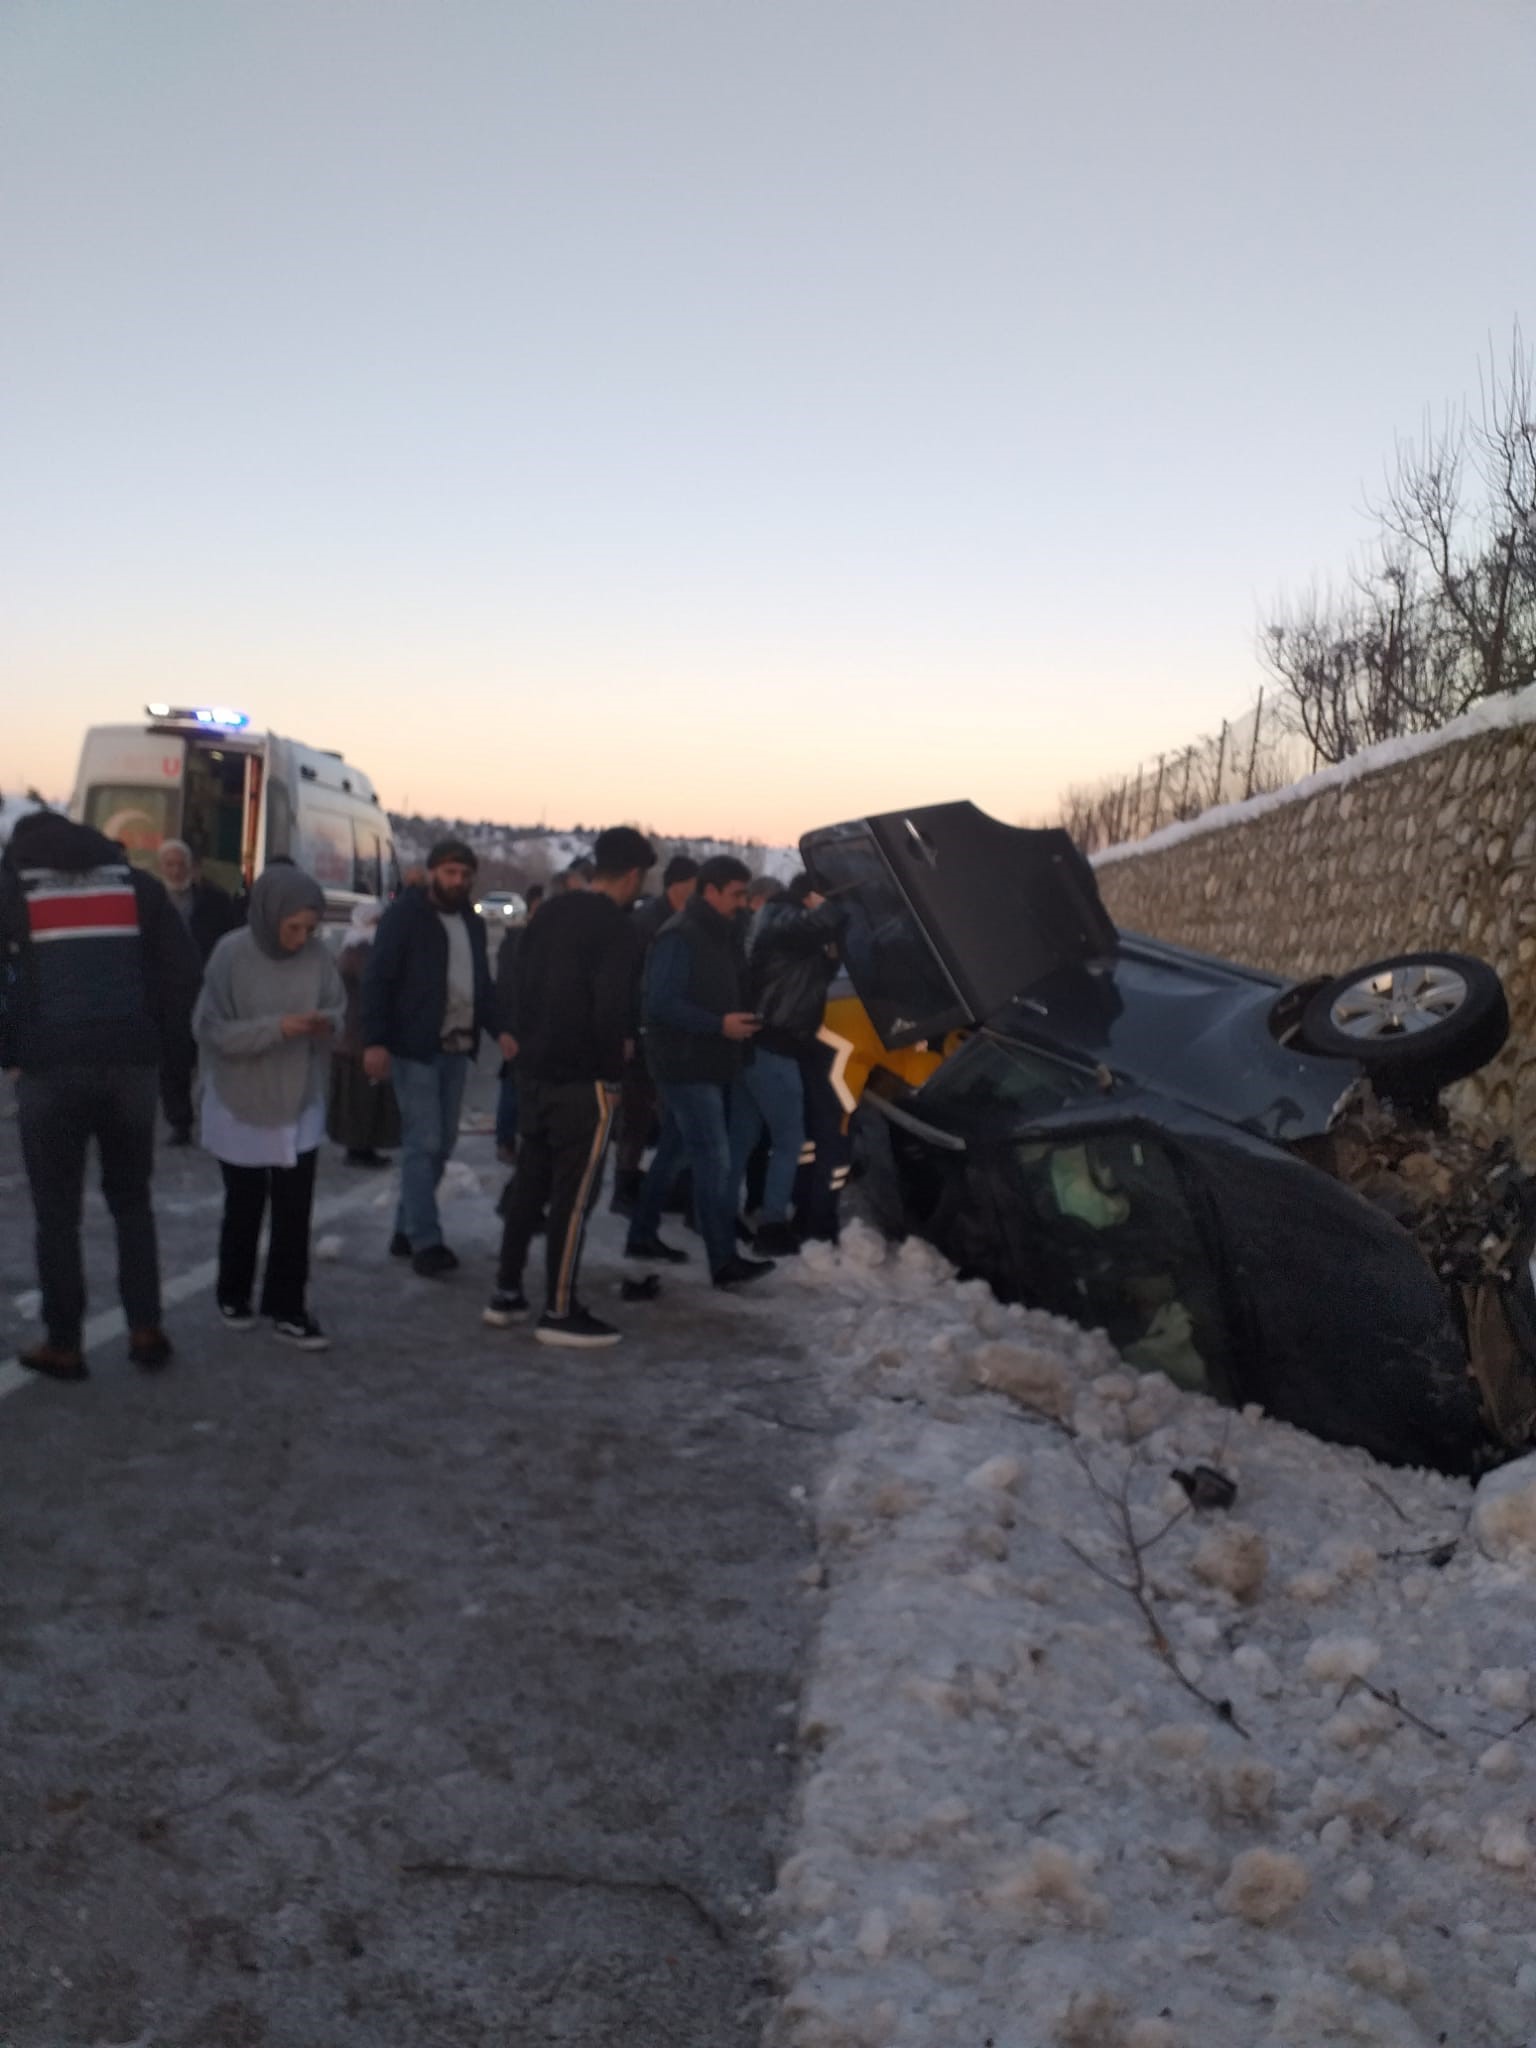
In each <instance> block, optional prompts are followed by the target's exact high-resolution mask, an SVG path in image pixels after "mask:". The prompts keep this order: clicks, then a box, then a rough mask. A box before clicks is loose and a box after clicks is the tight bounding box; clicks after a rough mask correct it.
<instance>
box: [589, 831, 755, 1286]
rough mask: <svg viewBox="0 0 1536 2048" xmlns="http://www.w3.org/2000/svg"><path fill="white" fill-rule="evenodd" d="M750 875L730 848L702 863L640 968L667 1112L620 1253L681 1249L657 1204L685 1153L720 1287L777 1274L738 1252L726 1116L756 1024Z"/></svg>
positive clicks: (670, 1255) (654, 1067) (649, 1056)
mask: <svg viewBox="0 0 1536 2048" xmlns="http://www.w3.org/2000/svg"><path fill="white" fill-rule="evenodd" d="M750 879H751V877H750V875H749V873H748V870H747V869H746V868H744V867H743V866H742V864H741V862H740V861H739V860H735V859H733V858H732V856H731V855H730V854H728V853H718V854H715V855H713V856H712V857H711V858H710V859H709V860H707V861H705V862H704V863H703V865H702V866H701V867H700V869H699V873H698V880H697V883H696V885H695V889H694V893H693V895H692V896H691V897H690V898H689V899H688V901H687V903H686V904H685V905H684V906H683V909H682V911H681V913H680V914H679V915H678V916H677V917H674V918H673V919H672V920H671V922H670V923H669V924H666V925H664V926H663V927H662V930H661V932H660V934H659V936H658V937H657V940H656V943H655V945H654V946H652V948H651V957H650V960H649V962H648V963H647V966H646V971H645V995H644V1003H643V1009H644V1020H645V1056H646V1061H647V1064H648V1065H649V1067H650V1070H651V1074H652V1077H653V1079H654V1080H655V1082H656V1087H657V1092H658V1093H659V1094H660V1096H661V1104H662V1110H663V1112H664V1115H663V1121H662V1127H661V1141H660V1143H659V1144H658V1145H657V1147H656V1156H655V1158H654V1159H653V1160H652V1161H651V1166H650V1171H649V1172H648V1173H647V1174H646V1177H645V1182H644V1184H643V1186H642V1187H641V1190H640V1199H639V1201H638V1202H637V1203H636V1204H635V1213H634V1217H633V1219H632V1221H631V1223H630V1228H629V1242H628V1244H627V1245H626V1247H625V1253H626V1256H627V1257H629V1258H635V1259H667V1260H672V1259H677V1258H679V1257H681V1256H683V1254H681V1253H679V1252H677V1251H675V1250H674V1249H673V1248H672V1247H671V1246H670V1245H666V1244H663V1242H662V1240H661V1236H660V1226H661V1210H662V1204H663V1203H664V1202H665V1200H666V1198H667V1192H668V1190H669V1189H670V1187H671V1185H672V1181H673V1179H674V1177H675V1175H676V1173H677V1170H678V1168H679V1166H681V1165H682V1163H683V1160H684V1159H685V1158H686V1160H687V1162H688V1165H689V1167H690V1169H691V1171H692V1174H693V1209H694V1219H695V1221H696V1222H697V1224H698V1229H699V1235H700V1236H701V1237H702V1238H703V1240H704V1249H705V1252H706V1254H707V1256H708V1258H709V1271H710V1277H711V1278H712V1279H713V1281H714V1283H715V1285H716V1286H717V1287H736V1286H740V1285H742V1284H743V1283H744V1282H746V1281H749V1280H760V1279H761V1278H762V1276H763V1275H764V1274H765V1273H771V1272H772V1271H773V1261H772V1260H771V1259H744V1258H742V1257H741V1256H740V1255H739V1253H738V1252H737V1250H736V1213H735V1203H734V1200H733V1197H732V1191H731V1187H730V1141H729V1138H728V1136H727V1123H726V1091H727V1090H728V1089H729V1087H730V1086H731V1083H732V1082H733V1081H734V1080H735V1079H736V1076H737V1075H738V1073H739V1072H740V1069H741V1049H742V1047H743V1046H744V1045H745V1044H746V1043H747V1041H748V1040H749V1039H751V1038H753V1037H755V1036H756V1033H757V1029H758V1022H757V1019H756V1018H755V1017H753V1016H751V1015H749V1014H748V1012H747V1011H746V1010H745V1009H744V1007H743V1005H742V997H741V983H742V962H741V951H740V946H739V942H738V939H737V930H736V927H737V920H738V919H739V917H740V915H741V912H742V910H743V909H744V908H745V906H746V900H747V883H748V881H749V880H750Z"/></svg>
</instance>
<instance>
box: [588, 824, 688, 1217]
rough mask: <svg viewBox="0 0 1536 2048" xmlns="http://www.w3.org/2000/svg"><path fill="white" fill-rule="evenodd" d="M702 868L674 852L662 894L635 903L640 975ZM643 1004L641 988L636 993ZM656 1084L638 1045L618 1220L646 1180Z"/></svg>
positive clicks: (620, 1168) (628, 1089)
mask: <svg viewBox="0 0 1536 2048" xmlns="http://www.w3.org/2000/svg"><path fill="white" fill-rule="evenodd" d="M698 873H699V864H698V862H697V861H696V860H694V859H692V858H691V856H690V855H688V854H686V853H674V854H673V856H672V858H671V859H670V860H669V861H668V862H667V865H666V867H665V868H664V869H663V870H662V876H661V894H660V895H659V896H654V897H652V899H651V901H650V902H649V903H637V904H636V905H635V908H634V909H633V910H632V911H631V912H630V923H631V925H632V926H633V927H634V933H635V941H636V946H635V950H636V956H637V960H638V966H639V973H640V974H642V975H643V974H644V972H645V963H646V961H647V960H648V959H649V958H650V951H651V947H652V946H653V945H654V944H655V943H656V939H657V937H658V935H659V934H660V932H661V928H662V926H663V925H666V924H670V923H671V922H672V920H673V918H674V917H676V916H677V914H678V912H679V911H680V910H681V909H682V907H683V905H684V904H685V903H686V902H687V901H688V898H689V897H690V896H691V895H692V894H693V887H694V883H695V882H696V881H697V879H698ZM635 998H636V1003H637V1004H638V1002H639V984H638V981H637V984H636V990H635ZM656 1111H657V1102H656V1084H655V1083H654V1082H653V1081H652V1079H651V1075H650V1069H649V1068H648V1067H647V1066H646V1064H645V1054H644V1052H643V1051H642V1050H641V1049H640V1046H639V1044H638V1042H637V1043H636V1046H635V1050H634V1052H633V1053H632V1054H631V1055H630V1057H629V1060H628V1062H627V1063H626V1065H625V1068H624V1086H623V1088H622V1089H621V1090H620V1091H619V1134H618V1137H617V1138H616V1139H615V1140H614V1153H613V1200H612V1201H611V1202H610V1203H609V1205H608V1206H609V1207H610V1208H611V1209H612V1210H613V1212H614V1214H615V1215H616V1216H633V1215H634V1213H635V1204H636V1202H637V1201H639V1199H640V1183H641V1181H643V1180H644V1178H645V1171H644V1160H645V1148H646V1146H647V1145H649V1144H650V1142H651V1132H652V1130H653V1128H654V1127H655V1124H656Z"/></svg>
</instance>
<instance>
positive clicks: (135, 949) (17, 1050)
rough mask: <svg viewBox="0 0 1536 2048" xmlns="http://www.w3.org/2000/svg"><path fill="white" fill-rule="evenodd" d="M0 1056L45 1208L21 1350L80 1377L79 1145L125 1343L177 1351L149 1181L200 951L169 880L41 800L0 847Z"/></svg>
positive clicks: (156, 1359) (156, 1357) (137, 1358)
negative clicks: (35, 1290)
mask: <svg viewBox="0 0 1536 2048" xmlns="http://www.w3.org/2000/svg"><path fill="white" fill-rule="evenodd" d="M0 975H3V979H4V992H3V999H0V1067H3V1068H5V1069H6V1070H7V1071H9V1070H12V1069H19V1079H18V1082H17V1089H16V1109H17V1122H18V1124H19V1126H20V1131H21V1149H22V1157H23V1159H24V1160H25V1162H26V1169H27V1182H28V1185H29V1187H30V1189H31V1192H32V1208H33V1212H34V1214H35V1216H36V1218H37V1276H38V1284H39V1286H40V1288H41V1291H42V1297H43V1326H44V1329H45V1331H46V1333H47V1334H46V1337H45V1340H44V1341H43V1342H42V1343H41V1344H38V1345H34V1346H33V1348H32V1349H31V1350H30V1351H23V1352H22V1353H21V1363H22V1364H23V1365H26V1366H30V1367H31V1369H32V1370H33V1371H34V1372H40V1373H45V1374H47V1376H48V1377H49V1378H50V1379H58V1380H81V1379H84V1378H85V1377H86V1363H85V1358H84V1355H83V1352H82V1350H81V1337H82V1330H83V1325H84V1320H85V1272H84V1268H83V1266H82V1263H81V1258H80V1211H81V1199H82V1195H83V1191H84V1183H85V1163H86V1154H87V1152H88V1151H89V1149H90V1143H91V1140H92V1138H94V1139H95V1140H96V1144H97V1147H98V1149H99V1151H100V1153H101V1188H102V1193H103V1194H104V1195H105V1196H106V1200H107V1207H108V1208H109V1209H110V1210H111V1212H112V1221H113V1224H114V1225H115V1227H116V1231H117V1271H118V1285H119V1287H120V1289H121V1291H122V1301H123V1313H124V1315H125V1316H126V1317H127V1321H128V1355H129V1357H130V1358H132V1359H133V1361H134V1363H135V1364H136V1365H140V1366H143V1367H145V1368H146V1369H152V1368H154V1367H156V1366H161V1365H164V1364H165V1363H166V1361H167V1360H168V1359H169V1358H170V1356H171V1345H170V1340H169V1339H168V1338H167V1336H166V1335H165V1333H164V1331H163V1330H162V1329H161V1327H160V1262H159V1251H158V1247H157V1245H156V1241H155V1215H154V1210H153V1209H152V1208H151V1206H150V1197H149V1182H150V1175H151V1173H152V1171H153V1169H154V1157H155V1105H156V1099H157V1096H158V1093H159V1066H160V1061H161V1058H162V1056H163V1055H166V1054H172V1053H174V1054H176V1055H178V1056H184V1053H185V1049H186V1047H187V1046H188V1045H189V1044H190V1042H191V1017H192V1005H193V1003H194V1002H195V1001H196V999H197V988H198V981H199V978H200V975H201V963H200V962H199V960H198V957H197V949H196V947H195V946H194V945H193V943H192V940H191V938H190V937H189V936H188V933H187V928H186V926H185V924H184V923H183V922H182V920H181V918H180V917H179V916H178V915H177V914H176V911H175V910H174V909H173V908H172V906H171V901H170V898H169V897H168V896H167V895H166V892H165V890H164V888H163V887H162V886H161V884H160V883H159V882H157V881H156V880H155V879H154V877H153V876H151V875H143V874H139V873H138V872H137V871H136V870H135V869H133V868H131V867H130V866H129V864H128V861H127V857H126V856H125V854H124V852H123V849H122V848H121V846H119V845H118V844H117V842H116V841H115V840H111V839H107V838H104V837H103V835H102V834H101V833H100V832H97V831H94V830H92V828H91V827H90V826H88V825H75V824H72V823H71V822H70V820H69V819H68V818H63V817H60V816H58V815H57V814H56V813H55V812H52V811H34V812H31V813H30V814H29V815H28V816H27V817H25V818H23V819H22V820H21V821H20V823H19V824H18V825H17V826H16V829H15V831H14V832H13V833H12V835H11V841H10V845H9V846H8V847H7V848H6V851H5V858H4V860H3V861H0Z"/></svg>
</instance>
